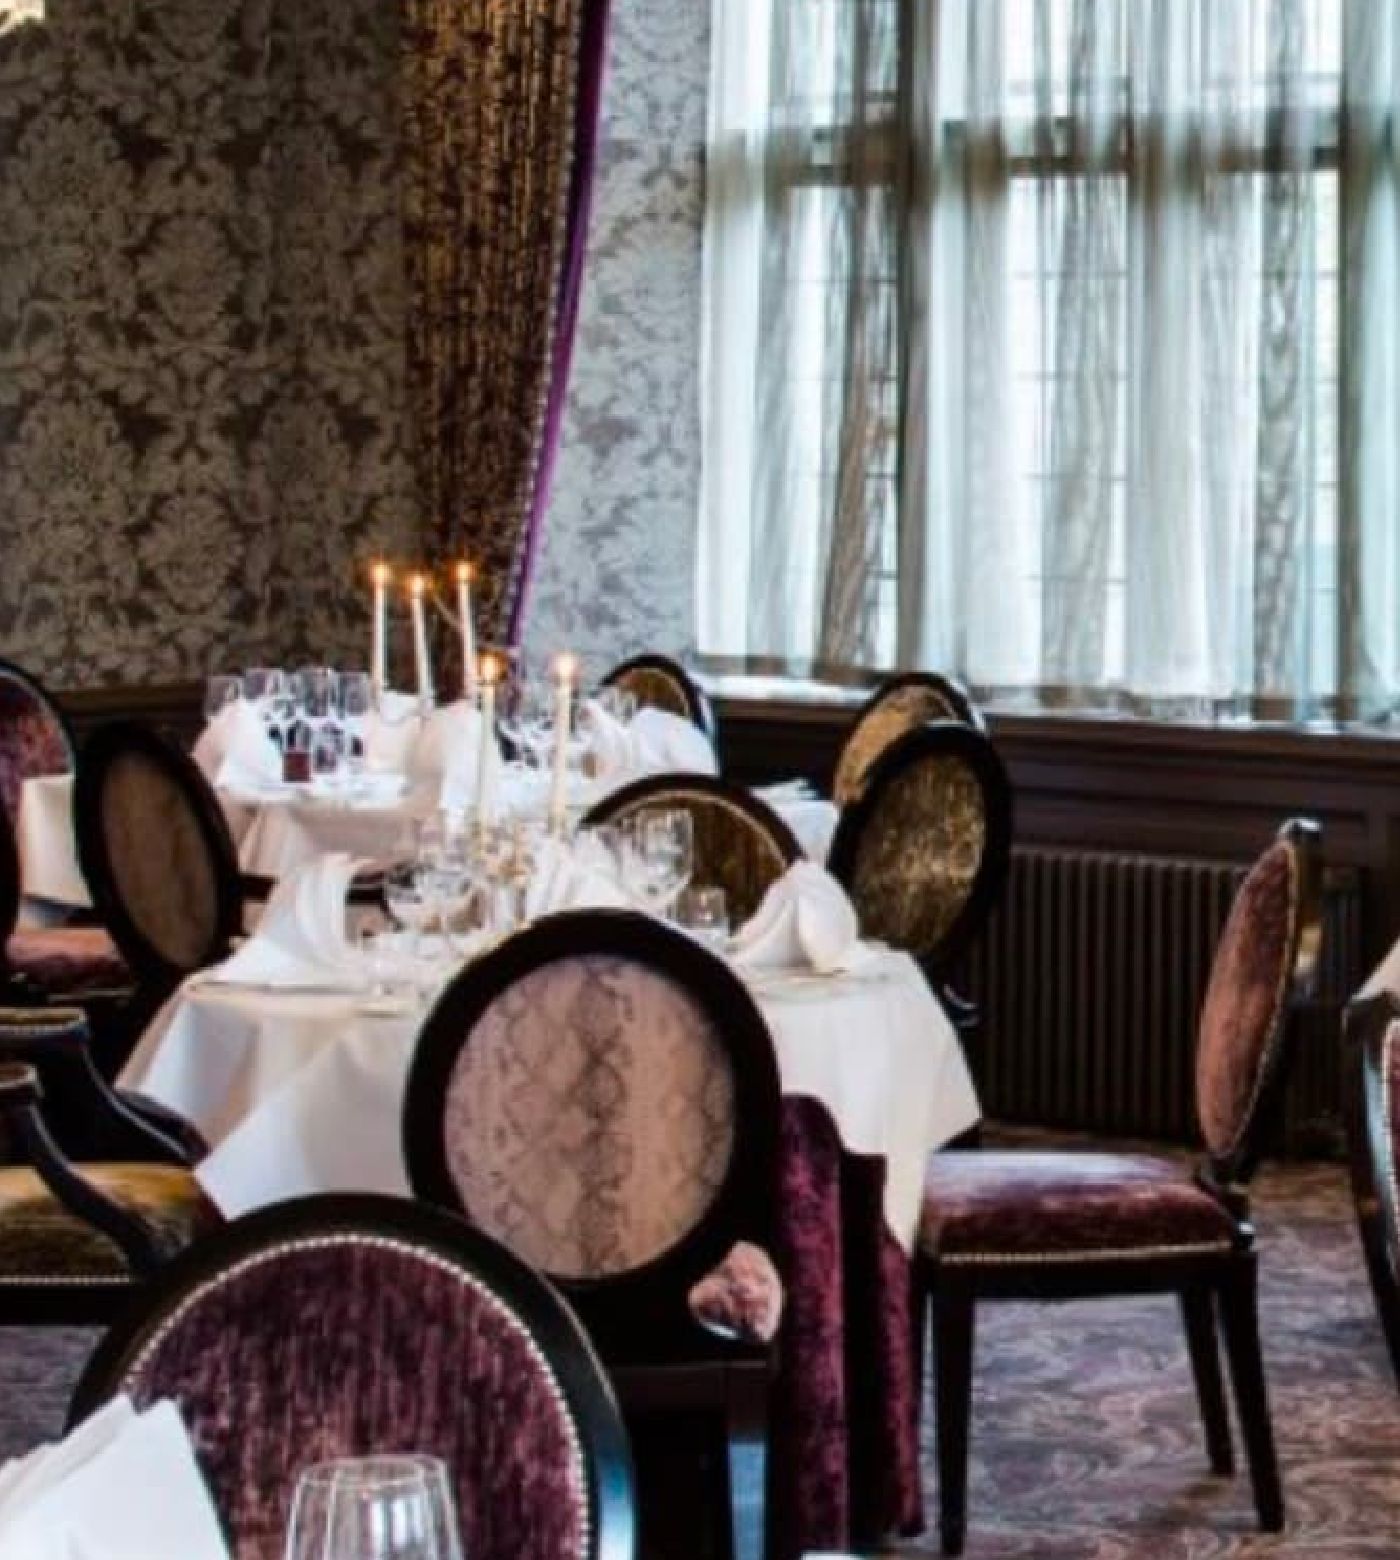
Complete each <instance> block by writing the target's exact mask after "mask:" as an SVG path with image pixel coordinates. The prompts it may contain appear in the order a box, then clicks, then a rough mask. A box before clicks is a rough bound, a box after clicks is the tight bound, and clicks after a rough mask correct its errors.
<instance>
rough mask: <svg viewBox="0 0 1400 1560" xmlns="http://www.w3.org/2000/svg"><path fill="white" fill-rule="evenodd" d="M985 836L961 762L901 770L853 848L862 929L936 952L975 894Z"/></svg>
mask: <svg viewBox="0 0 1400 1560" xmlns="http://www.w3.org/2000/svg"><path fill="white" fill-rule="evenodd" d="M986 833H987V824H986V814H985V810H984V805H983V798H982V788H981V786H980V785H979V784H978V783H977V777H976V775H975V774H974V773H973V772H972V770H971V769H970V768H969V767H968V765H967V764H965V763H964V762H963V761H962V760H961V759H955V758H939V759H928V760H925V761H924V762H923V763H919V764H914V765H911V766H910V767H909V768H908V769H906V770H905V771H904V773H903V774H901V775H900V776H899V777H898V778H897V779H896V780H894V782H893V783H892V784H891V785H890V786H889V788H888V789H887V790H885V791H884V792H883V794H882V795H881V798H880V801H879V803H878V805H877V807H876V810H875V811H874V813H873V814H872V815H871V817H870V820H869V823H868V825H867V827H866V829H865V832H864V834H863V836H862V838H861V841H860V844H859V846H858V848H857V851H856V859H855V866H854V871H853V872H852V876H851V885H850V890H851V899H852V901H853V902H854V904H855V907H856V910H857V913H858V914H859V916H860V925H861V932H862V934H863V935H864V936H866V937H876V938H880V939H881V940H883V941H885V942H888V943H890V944H892V945H893V946H894V947H896V948H904V949H907V950H908V951H909V952H910V953H913V954H915V955H916V956H918V957H931V956H935V955H936V954H937V951H938V948H939V945H940V944H941V943H942V941H943V939H944V938H945V937H946V936H947V934H948V932H949V930H950V928H951V927H952V925H953V923H954V921H955V920H956V919H957V917H958V914H959V912H960V911H961V910H962V907H963V906H964V905H965V904H966V903H967V900H968V897H969V895H970V894H971V893H972V889H973V885H974V884H975V883H976V880H977V871H978V868H979V867H980V866H981V863H982V853H983V850H984V849H985V847H986Z"/></svg>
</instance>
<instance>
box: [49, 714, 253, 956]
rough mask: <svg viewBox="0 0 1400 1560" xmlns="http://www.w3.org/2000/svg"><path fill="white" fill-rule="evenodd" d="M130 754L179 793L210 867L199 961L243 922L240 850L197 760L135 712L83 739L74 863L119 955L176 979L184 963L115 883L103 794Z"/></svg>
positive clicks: (222, 949)
mask: <svg viewBox="0 0 1400 1560" xmlns="http://www.w3.org/2000/svg"><path fill="white" fill-rule="evenodd" d="M131 754H135V755H138V756H139V757H141V758H144V759H146V760H148V761H149V762H151V763H152V764H154V765H155V766H156V767H157V768H158V769H160V770H161V771H162V772H163V773H164V774H165V775H166V776H167V778H169V779H171V780H172V781H173V782H174V783H175V785H176V786H177V787H178V788H179V790H180V791H181V793H182V794H183V796H184V798H185V800H186V802H187V803H188V805H189V807H190V811H191V813H192V815H193V817H194V819H195V823H196V826H197V828H198V830H199V835H200V839H201V840H202V841H203V844H204V847H205V849H206V850H207V852H208V853H209V858H210V861H211V863H212V865H213V868H214V892H215V898H216V907H215V923H214V932H213V935H212V937H211V939H210V945H209V948H208V949H207V958H206V959H205V960H204V961H203V962H204V963H209V962H213V961H214V960H217V959H219V958H221V957H223V955H224V954H225V953H226V952H227V950H228V947H229V944H230V942H231V941H232V939H233V938H234V937H235V936H237V935H238V933H239V931H240V930H241V929H242V924H243V902H242V891H241V887H240V879H239V872H238V855H237V852H236V851H235V849H234V844H233V837H232V836H231V835H230V833H229V828H228V822H227V820H226V819H225V817H224V812H223V808H222V807H221V806H220V805H219V799H218V797H217V796H215V794H214V791H213V788H212V787H211V786H210V784H209V782H208V781H207V780H206V779H205V777H204V775H203V773H202V772H201V770H200V768H199V766H198V765H197V764H196V763H195V761H194V760H193V759H192V758H191V757H190V756H189V754H187V753H186V752H184V751H183V749H181V748H179V747H178V746H176V744H175V743H174V742H172V741H170V740H169V739H168V738H167V737H165V736H163V735H162V734H161V733H160V732H158V731H156V730H155V729H154V728H153V727H151V726H147V725H145V724H144V723H143V722H141V721H136V720H115V721H108V722H107V723H105V724H104V725H102V726H99V727H98V728H97V730H95V731H94V732H93V733H92V735H91V736H90V737H89V738H88V739H87V741H86V743H84V745H83V750H82V755H81V757H80V759H79V763H78V771H77V777H76V779H75V782H74V786H73V825H74V832H75V834H76V836H77V842H78V865H79V868H80V869H81V871H82V875H83V881H84V882H85V883H86V884H87V887H88V892H89V894H91V896H92V902H93V905H94V907H95V908H96V910H97V912H98V914H99V916H100V917H101V919H102V923H103V925H104V926H105V927H106V928H107V930H108V931H109V932H110V934H111V937H112V940H113V942H115V943H116V945H117V948H118V950H119V951H120V953H121V955H122V957H123V958H124V959H125V960H126V961H127V963H128V964H129V965H130V966H131V968H132V969H133V970H134V971H136V972H138V974H139V975H140V976H141V977H142V978H143V979H144V980H147V981H150V982H153V983H173V982H174V981H176V980H178V979H180V978H181V977H182V976H184V975H186V974H188V973H189V971H188V970H187V969H185V968H183V967H181V966H180V965H177V964H174V963H172V962H171V961H170V960H169V959H167V958H166V957H165V955H164V954H163V953H162V952H161V951H160V949H159V948H157V947H156V946H155V944H154V943H153V942H152V941H151V940H150V938H149V937H147V935H146V933H145V932H144V931H142V929H141V927H140V926H139V925H138V924H137V922H136V921H135V919H134V918H133V917H132V915H131V914H130V912H129V911H128V910H127V907H126V903H125V900H124V899H123V896H122V893H121V891H120V889H119V888H118V886H117V881H116V874H115V872H114V870H113V866H112V856H111V851H110V850H109V848H108V843H107V836H106V830H105V829H104V827H103V809H102V798H103V794H104V791H105V788H106V785H107V782H108V779H109V777H110V775H111V772H112V769H113V767H114V766H115V764H116V763H117V762H118V761H119V760H120V759H122V758H125V757H127V756H128V755H131Z"/></svg>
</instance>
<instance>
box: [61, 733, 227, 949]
mask: <svg viewBox="0 0 1400 1560" xmlns="http://www.w3.org/2000/svg"><path fill="white" fill-rule="evenodd" d="M74 811H75V819H76V824H77V831H78V851H79V861H80V864H81V866H82V870H83V875H84V878H85V879H86V881H87V884H88V888H89V890H90V891H91V893H92V896H93V903H94V904H95V905H96V906H97V907H98V909H99V910H100V911H101V913H102V915H103V918H104V920H105V922H106V924H107V925H108V927H109V929H110V931H111V933H112V936H113V939H114V941H115V942H116V943H117V946H118V947H119V948H120V949H121V951H122V954H123V955H124V956H125V957H126V959H127V961H128V963H129V964H131V966H132V968H133V969H135V970H137V971H138V973H140V974H142V975H144V976H148V977H156V976H161V977H166V978H169V977H170V976H172V975H175V976H178V975H181V974H187V973H189V972H190V971H192V970H196V969H200V968H202V967H203V966H204V965H206V964H208V963H211V962H213V961H214V960H215V959H218V958H221V957H222V956H223V955H224V953H225V952H226V951H227V949H228V945H229V940H230V938H231V937H232V936H233V934H234V933H235V932H236V931H237V930H238V928H239V922H240V919H241V901H240V894H239V876H238V862H237V857H236V855H235V852H234V847H233V841H232V839H231V838H230V837H229V833H228V827H227V824H226V823H225V822H224V818H223V813H222V810H221V809H220V807H219V803H218V800H217V798H216V797H215V796H214V795H213V792H212V791H211V790H210V788H209V785H208V782H207V781H206V780H205V779H204V777H203V775H201V774H200V772H199V770H198V769H197V768H196V767H195V765H194V764H193V762H192V761H191V760H190V759H189V758H188V757H187V756H186V755H185V754H184V753H182V752H181V751H180V750H179V749H178V748H176V747H175V746H174V745H173V744H171V743H168V742H166V741H165V739H164V738H162V737H160V736H159V735H158V734H157V733H156V732H154V731H151V730H150V729H149V728H146V727H143V726H140V725H138V724H136V723H135V722H118V723H114V724H112V725H110V726H106V727H103V728H102V729H101V730H99V731H98V732H95V733H94V734H93V736H92V738H91V739H90V740H89V742H88V744H87V746H86V747H85V748H84V751H83V756H82V760H81V762H80V764H79V767H78V779H77V784H76V787H75V794H74Z"/></svg>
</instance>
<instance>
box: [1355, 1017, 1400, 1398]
mask: <svg viewBox="0 0 1400 1560" xmlns="http://www.w3.org/2000/svg"><path fill="white" fill-rule="evenodd" d="M1345 1030H1346V1041H1347V1051H1348V1067H1349V1073H1350V1087H1349V1088H1348V1091H1347V1095H1348V1099H1347V1138H1348V1143H1349V1148H1350V1158H1351V1186H1352V1195H1353V1197H1354V1199H1355V1203H1356V1224H1357V1230H1358V1232H1359V1234H1360V1236H1361V1249H1362V1252H1363V1254H1364V1255H1365V1258H1366V1272H1367V1275H1368V1276H1369V1278H1370V1280H1371V1292H1372V1294H1374V1296H1375V1299H1376V1314H1377V1316H1378V1317H1379V1318H1380V1324H1381V1331H1382V1333H1383V1335H1384V1337H1385V1344H1386V1349H1387V1351H1388V1353H1389V1355H1390V1368H1391V1370H1392V1371H1393V1372H1394V1374H1395V1384H1396V1386H1397V1387H1400V1179H1397V1176H1398V1175H1400V995H1397V994H1396V993H1395V992H1393V991H1379V992H1377V993H1376V994H1375V995H1373V996H1370V997H1368V998H1366V999H1365V1000H1362V1001H1357V1002H1353V1003H1352V1004H1351V1005H1350V1006H1349V1007H1348V1008H1347V1013H1346V1026H1345Z"/></svg>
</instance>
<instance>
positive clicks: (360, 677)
mask: <svg viewBox="0 0 1400 1560" xmlns="http://www.w3.org/2000/svg"><path fill="white" fill-rule="evenodd" d="M373 711H374V684H373V683H372V682H371V681H370V675H369V673H368V672H341V673H340V720H341V725H342V727H343V728H344V732H345V767H346V769H347V770H348V771H349V773H350V777H351V781H352V784H354V783H356V782H358V780H359V778H360V776H362V775H363V774H364V772H365V770H366V768H367V767H368V763H369V758H368V754H367V753H366V751H365V735H366V731H367V729H368V726H369V717H370V715H371V714H372V713H373Z"/></svg>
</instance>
